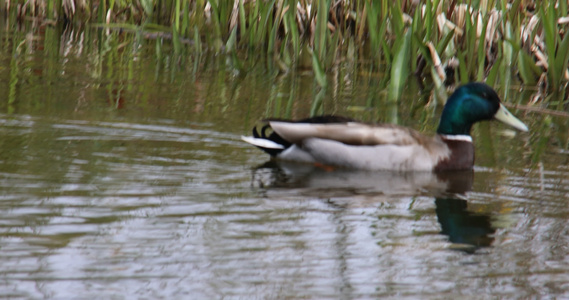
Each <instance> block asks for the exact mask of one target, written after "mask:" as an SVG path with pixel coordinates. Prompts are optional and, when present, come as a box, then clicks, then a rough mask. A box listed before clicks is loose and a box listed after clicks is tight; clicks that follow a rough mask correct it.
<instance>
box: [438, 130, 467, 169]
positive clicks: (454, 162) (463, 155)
mask: <svg viewBox="0 0 569 300" xmlns="http://www.w3.org/2000/svg"><path fill="white" fill-rule="evenodd" d="M441 139H442V140H443V142H444V143H445V144H447V146H448V148H449V150H450V153H451V154H450V156H449V157H447V158H444V159H441V160H440V161H439V162H438V163H437V165H436V166H435V171H445V170H467V169H472V167H473V166H474V145H473V144H472V142H470V141H464V140H452V139H447V138H445V137H444V136H441Z"/></svg>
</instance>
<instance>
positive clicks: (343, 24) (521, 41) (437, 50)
mask: <svg viewBox="0 0 569 300" xmlns="http://www.w3.org/2000/svg"><path fill="white" fill-rule="evenodd" d="M0 5H1V6H2V8H3V10H4V13H5V14H7V16H8V20H10V24H9V26H12V27H14V28H16V27H17V24H18V23H21V22H24V21H32V22H33V23H34V24H37V26H40V25H46V24H47V25H53V24H57V23H60V22H63V23H69V24H85V23H87V24H91V25H94V26H101V27H104V28H107V29H109V30H123V31H124V30H131V31H135V32H138V33H141V36H143V37H146V38H156V39H157V40H159V41H160V43H162V42H164V41H166V42H171V43H172V49H173V51H174V52H175V53H176V54H179V55H182V56H183V55H200V54H203V53H206V52H208V53H226V54H228V55H229V57H231V58H232V65H233V66H234V67H235V68H236V69H239V68H241V67H242V66H243V64H242V62H243V61H244V60H258V59H259V58H263V60H264V61H266V62H268V63H269V64H274V66H275V67H276V68H278V69H280V71H281V72H289V71H294V70H297V69H301V68H311V69H312V70H313V71H314V74H315V78H316V80H317V82H318V84H319V85H321V86H325V85H326V84H327V80H326V74H327V73H328V72H329V70H331V69H332V68H333V67H334V66H335V65H337V64H338V63H339V62H341V61H345V60H353V61H355V62H357V61H360V60H364V59H365V60H371V61H373V66H372V67H373V68H376V69H377V70H380V71H381V72H383V73H385V74H386V75H387V76H386V79H385V80H384V84H385V85H386V87H387V91H388V97H389V98H390V99H393V100H396V99H398V98H399V96H400V94H401V91H402V89H403V87H404V86H405V84H406V81H407V80H408V79H409V78H410V75H412V74H415V75H416V76H417V78H419V80H420V81H421V82H422V83H424V84H429V85H431V84H432V85H433V86H434V87H435V88H442V87H444V86H445V83H446V84H452V83H455V82H456V83H457V82H468V81H472V80H479V81H482V80H483V81H486V82H488V83H489V84H490V85H493V86H496V87H499V89H500V90H501V93H502V95H504V96H507V93H508V92H507V91H508V90H509V89H510V88H511V85H512V82H517V81H518V80H517V79H518V78H519V79H520V80H521V82H522V83H523V84H524V86H526V87H531V88H536V89H537V90H539V91H541V93H539V96H538V97H536V98H535V102H536V103H537V102H543V103H546V104H547V106H548V107H550V108H555V109H558V110H566V109H567V101H566V99H568V95H567V92H566V90H567V83H568V81H569V72H568V70H567V65H568V61H569V35H567V34H565V33H566V32H567V29H568V28H569V17H568V16H567V11H568V7H567V2H566V1H559V2H556V1H547V0H546V1H526V0H515V1H509V3H506V1H496V0H494V1H492V0H486V1H484V0H482V1H440V0H435V1H406V0H396V1H384V0H382V1H349V0H345V1H330V0H314V1H307V0H305V1H302V0H301V1H298V0H270V1H260V0H247V1H245V0H235V1H222V0H217V1H207V0H195V1H190V0H169V1H156V0H137V1H120V0H119V1H88V0H71V1H62V0H47V1H6V0H4V1H1V0H0ZM159 45H160V44H159V43H157V51H161V50H160V49H159Z"/></svg>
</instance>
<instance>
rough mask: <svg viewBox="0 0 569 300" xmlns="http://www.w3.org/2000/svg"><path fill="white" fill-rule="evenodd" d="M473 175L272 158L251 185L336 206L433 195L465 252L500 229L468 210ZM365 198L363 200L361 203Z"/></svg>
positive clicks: (445, 226)
mask: <svg viewBox="0 0 569 300" xmlns="http://www.w3.org/2000/svg"><path fill="white" fill-rule="evenodd" d="M473 181H474V172H473V171H472V170H468V171H453V172H442V173H432V172H368V171H357V170H342V169H336V170H330V169H325V168H320V167H316V166H313V165H309V164H298V163H289V162H281V161H273V160H271V161H268V162H266V163H264V164H261V165H259V166H257V167H255V168H253V170H252V185H253V186H255V187H257V188H259V190H260V191H261V192H262V193H263V192H264V193H268V192H275V191H277V192H278V191H280V192H282V194H278V193H277V195H290V194H294V195H296V196H311V197H318V198H321V199H325V200H326V201H327V203H329V205H331V206H333V207H334V208H336V209H346V208H347V207H348V206H350V207H353V206H354V205H355V206H359V205H377V202H381V201H384V200H385V199H386V198H388V199H390V201H397V200H398V199H401V198H402V197H410V196H411V197H412V196H424V197H433V198H434V199H435V212H436V216H437V221H438V222H439V224H440V225H441V231H440V233H441V234H443V235H446V236H447V237H448V240H449V241H450V242H451V243H452V244H453V245H452V247H451V249H455V250H459V251H463V252H465V253H474V252H475V251H476V250H477V249H480V248H484V247H489V246H491V244H492V242H493V241H494V238H493V236H492V234H494V233H495V231H496V228H495V227H494V226H493V225H492V218H493V217H492V216H491V215H489V214H484V213H478V212H472V211H469V210H468V201H467V200H465V199H466V193H467V192H468V191H470V190H471V189H472V183H473ZM273 197H274V196H273ZM362 198H364V199H366V200H365V203H361V202H362V201H364V200H361V199H362ZM331 199H333V200H331ZM337 199H341V200H337ZM370 199H372V200H370ZM374 201H376V203H374ZM358 202H360V203H358Z"/></svg>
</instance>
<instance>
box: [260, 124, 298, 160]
mask: <svg viewBox="0 0 569 300" xmlns="http://www.w3.org/2000/svg"><path fill="white" fill-rule="evenodd" d="M269 129H271V126H270V125H269V124H266V125H264V126H263V127H261V130H260V132H259V131H257V127H253V137H254V138H257V139H265V140H270V141H272V142H275V143H277V144H279V145H282V146H283V147H284V148H283V149H273V148H264V147H260V146H257V148H259V149H261V150H263V151H265V152H267V153H268V154H269V155H270V156H277V155H278V154H279V153H281V152H283V151H284V150H286V149H287V148H288V147H290V146H291V145H292V144H291V143H289V142H288V141H286V140H285V139H283V138H282V137H281V136H280V135H278V134H277V133H276V132H274V131H271V132H270V133H269V134H267V130H269Z"/></svg>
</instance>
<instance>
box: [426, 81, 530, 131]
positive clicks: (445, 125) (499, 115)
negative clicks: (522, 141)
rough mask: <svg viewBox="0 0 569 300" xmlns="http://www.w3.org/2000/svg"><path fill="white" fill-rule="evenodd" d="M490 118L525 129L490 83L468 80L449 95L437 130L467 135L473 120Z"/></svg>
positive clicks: (526, 129)
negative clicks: (469, 81) (503, 103)
mask: <svg viewBox="0 0 569 300" xmlns="http://www.w3.org/2000/svg"><path fill="white" fill-rule="evenodd" d="M492 119H496V120H499V121H501V122H503V123H505V124H508V125H510V126H512V127H514V128H516V129H518V130H521V131H528V128H527V126H526V125H525V124H524V123H522V121H520V120H518V119H517V118H516V117H514V116H513V115H512V114H511V113H510V112H509V111H508V110H507V109H506V107H504V105H502V104H501V103H500V97H498V94H497V93H496V91H494V90H493V89H492V88H491V87H490V86H488V85H486V84H484V83H480V82H474V83H469V84H466V85H463V86H461V87H459V88H457V89H456V91H454V93H453V94H452V95H451V96H450V97H449V99H448V101H447V103H446V104H445V107H444V109H443V114H442V116H441V121H440V123H439V128H438V129H437V133H439V134H449V135H456V134H461V135H462V134H464V135H470V128H471V127H472V125H473V124H474V123H476V122H479V121H483V120H492Z"/></svg>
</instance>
